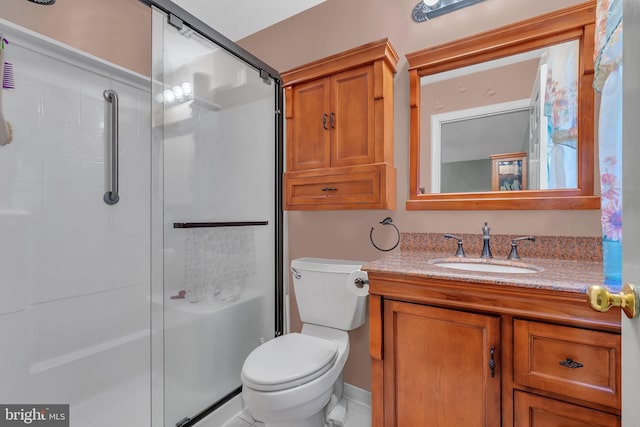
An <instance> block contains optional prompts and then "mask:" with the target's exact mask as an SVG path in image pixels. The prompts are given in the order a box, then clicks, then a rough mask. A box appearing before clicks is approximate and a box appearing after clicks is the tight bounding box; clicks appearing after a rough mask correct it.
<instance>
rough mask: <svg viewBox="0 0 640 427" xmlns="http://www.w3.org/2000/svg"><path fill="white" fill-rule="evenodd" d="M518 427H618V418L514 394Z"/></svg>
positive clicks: (574, 406) (547, 400)
mask: <svg viewBox="0 0 640 427" xmlns="http://www.w3.org/2000/svg"><path fill="white" fill-rule="evenodd" d="M514 403H515V405H514V406H515V408H514V411H515V412H514V415H515V425H516V426H518V427H550V426H562V427H618V426H619V425H620V420H619V418H618V417H617V416H615V415H611V414H607V413H604V412H600V411H595V410H593V409H589V408H584V407H582V406H577V405H572V404H570V403H564V402H560V401H558V400H554V399H548V398H544V397H540V396H536V395H534V394H529V393H523V392H520V391H516V392H515V393H514Z"/></svg>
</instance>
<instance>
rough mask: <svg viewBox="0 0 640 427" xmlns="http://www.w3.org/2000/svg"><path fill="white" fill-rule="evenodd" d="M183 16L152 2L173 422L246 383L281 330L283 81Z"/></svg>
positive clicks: (164, 316) (159, 286)
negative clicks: (245, 368)
mask: <svg viewBox="0 0 640 427" xmlns="http://www.w3.org/2000/svg"><path fill="white" fill-rule="evenodd" d="M178 21H179V24H178V27H181V28H178V27H176V26H174V25H172V24H170V23H169V20H168V18H167V14H166V13H165V12H163V11H160V10H158V9H154V17H153V23H154V24H153V52H154V54H153V71H152V74H153V79H154V89H153V95H152V97H153V135H154V143H153V147H154V148H153V150H154V155H153V157H154V167H155V168H156V170H158V171H161V173H154V176H156V177H158V176H162V177H163V179H162V181H156V182H154V183H153V185H154V186H155V189H154V195H155V197H156V202H157V207H158V209H154V211H155V212H160V211H162V217H161V219H159V220H158V224H156V225H155V226H154V227H155V228H154V231H153V234H154V236H155V237H156V238H155V239H154V241H156V242H157V243H156V244H155V246H156V249H157V250H158V251H161V252H162V259H163V265H162V267H161V269H162V280H161V282H162V283H159V282H160V281H156V283H155V284H154V289H155V290H154V295H156V296H157V298H156V299H155V301H157V302H161V305H162V310H161V311H158V312H157V316H156V319H157V320H159V319H161V320H162V322H163V327H162V332H163V334H162V339H163V345H162V348H163V358H164V360H163V364H164V369H163V372H162V374H163V381H164V399H163V400H164V402H163V403H164V415H163V416H164V424H165V425H166V426H174V425H176V424H179V425H191V424H193V423H194V422H195V421H196V420H197V418H198V416H199V414H200V415H202V413H203V411H205V412H206V411H207V408H210V407H211V406H212V405H215V404H216V402H220V401H221V400H224V399H225V398H228V397H230V396H233V395H235V394H238V393H239V392H240V386H241V380H240V372H241V368H242V364H243V361H244V359H245V358H246V356H247V355H248V354H249V353H250V352H251V351H252V350H253V349H254V348H255V347H257V346H258V345H259V344H260V343H261V342H263V341H264V340H268V339H270V338H272V337H273V336H274V333H275V331H276V329H277V324H276V282H277V279H276V277H277V274H278V273H277V271H276V269H277V267H276V266H277V264H278V263H279V260H280V256H279V255H278V254H279V249H278V246H279V243H278V234H279V233H280V230H279V225H278V224H279V221H280V219H279V214H278V211H279V202H278V197H277V188H276V187H277V184H276V182H277V173H276V172H277V168H278V165H279V161H278V160H277V157H278V155H279V154H278V149H277V148H278V144H277V143H276V142H277V132H278V129H277V127H278V126H277V120H276V105H277V104H276V102H277V93H278V91H279V86H278V82H274V81H273V79H272V78H271V77H269V74H267V73H265V72H261V71H260V70H259V69H257V68H255V67H253V66H252V65H249V64H248V63H247V62H245V61H243V60H242V59H240V58H238V57H237V56H236V55H235V54H232V53H230V52H229V51H227V50H225V49H223V48H222V47H220V46H219V45H218V44H216V43H214V42H213V41H211V40H210V39H208V38H206V37H204V36H202V35H201V34H200V33H199V32H197V31H195V30H193V29H191V28H190V27H188V26H187V25H181V24H182V22H181V21H180V20H178ZM172 22H176V21H173V19H172ZM160 235H161V237H159V236H160ZM155 323H156V324H157V323H158V322H155Z"/></svg>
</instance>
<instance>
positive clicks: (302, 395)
mask: <svg viewBox="0 0 640 427" xmlns="http://www.w3.org/2000/svg"><path fill="white" fill-rule="evenodd" d="M362 264H363V263H362V262H360V261H345V260H335V259H322V258H300V259H296V260H293V261H291V272H292V274H293V286H294V289H295V294H296V302H297V304H298V309H299V311H300V319H301V320H302V323H303V326H302V331H301V332H300V333H297V332H295V333H290V334H286V335H282V336H279V337H277V338H274V339H272V340H270V341H267V342H266V343H264V344H262V345H261V346H259V347H258V348H256V349H255V350H254V351H253V352H251V354H249V356H248V357H247V358H246V360H245V362H244V365H243V367H242V375H241V378H242V385H243V386H242V397H243V399H244V402H245V404H246V405H247V408H248V409H249V412H250V413H251V415H252V416H253V418H255V419H256V420H258V421H261V422H263V423H264V424H265V427H325V426H326V427H339V426H343V425H344V423H345V421H346V419H347V415H348V413H347V404H346V401H345V399H344V397H343V395H342V394H343V393H342V392H343V385H344V383H343V379H342V370H343V368H344V364H345V362H346V360H347V357H348V356H349V334H348V332H347V331H349V330H352V329H355V328H357V327H359V326H361V325H362V324H364V322H365V320H366V316H367V291H366V290H367V289H368V285H365V286H364V288H358V287H356V286H355V285H354V283H352V282H353V281H354V277H355V276H358V277H361V278H363V277H364V278H366V273H364V272H360V271H359V270H360V267H361V266H362Z"/></svg>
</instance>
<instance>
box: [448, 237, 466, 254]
mask: <svg viewBox="0 0 640 427" xmlns="http://www.w3.org/2000/svg"><path fill="white" fill-rule="evenodd" d="M444 238H445V239H456V240H457V241H458V249H457V250H456V256H457V257H458V258H464V257H465V254H464V250H463V249H462V239H461V238H460V237H458V236H454V235H453V234H445V235H444Z"/></svg>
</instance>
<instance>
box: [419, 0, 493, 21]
mask: <svg viewBox="0 0 640 427" xmlns="http://www.w3.org/2000/svg"><path fill="white" fill-rule="evenodd" d="M481 1H484V0H420V3H418V4H417V5H416V7H414V8H413V12H412V13H411V15H412V16H413V20H414V21H416V22H424V21H428V20H429V19H433V18H435V17H436V16H440V15H444V14H445V13H449V12H453V11H454V10H458V9H462V8H463V7H467V6H471V5H472V4H476V3H480V2H481Z"/></svg>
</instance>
